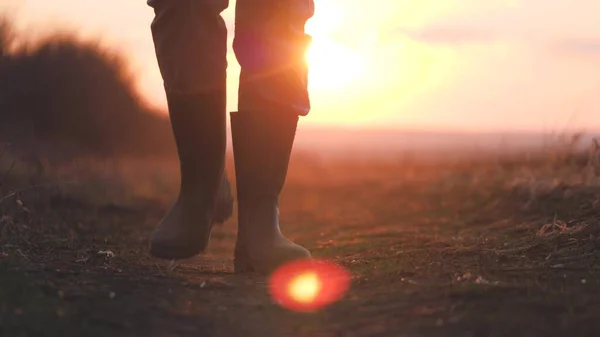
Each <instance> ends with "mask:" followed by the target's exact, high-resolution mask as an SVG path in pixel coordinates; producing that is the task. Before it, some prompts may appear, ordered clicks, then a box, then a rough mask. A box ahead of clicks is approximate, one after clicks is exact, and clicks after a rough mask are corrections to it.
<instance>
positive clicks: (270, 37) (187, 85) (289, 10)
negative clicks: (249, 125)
mask: <svg viewBox="0 0 600 337" xmlns="http://www.w3.org/2000/svg"><path fill="white" fill-rule="evenodd" d="M148 4H149V5H150V6H151V7H153V8H154V12H155V18H154V20H153V22H152V25H151V28H152V36H153V39H154V45H155V51H156V57H157V60H158V65H159V68H160V71H161V74H162V78H163V81H164V86H165V90H167V92H180V93H185V92H199V91H210V90H212V89H215V88H223V87H224V85H225V81H226V70H227V59H226V53H227V28H226V26H225V22H224V21H223V18H222V17H221V12H223V11H224V10H225V9H226V8H227V7H228V6H229V1H228V0H149V1H148ZM313 13H314V3H313V0H237V3H236V8H235V16H236V18H235V32H234V34H235V35H234V41H233V50H234V52H235V56H236V58H237V60H238V62H239V64H240V66H241V74H240V86H239V93H238V95H239V97H238V110H240V111H255V110H256V111H259V110H260V111H264V110H285V111H286V112H291V113H295V114H297V115H299V116H305V115H307V114H308V113H309V111H310V100H309V95H308V90H307V85H308V83H307V77H308V68H307V64H306V61H305V52H306V49H307V48H308V46H309V44H310V36H308V35H306V34H305V32H304V25H305V23H306V21H307V20H308V19H309V18H311V17H312V15H313Z"/></svg>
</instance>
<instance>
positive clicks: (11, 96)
mask: <svg viewBox="0 0 600 337" xmlns="http://www.w3.org/2000/svg"><path fill="white" fill-rule="evenodd" d="M234 6H235V1H231V4H230V8H229V9H228V10H226V11H225V12H224V13H223V15H224V17H225V19H226V21H227V25H228V27H229V30H230V34H229V39H230V41H231V39H232V38H233V34H232V27H233V8H234ZM599 10H600V3H598V2H596V1H592V0H581V1H578V2H577V3H575V2H573V3H570V4H569V3H568V2H566V1H560V0H548V1H544V2H543V3H540V2H538V1H533V0H522V1H518V0H490V1H485V2H482V1H475V0H461V1H457V0H445V1H440V0H427V1H410V0H372V1H370V2H369V4H368V5H367V4H366V3H365V2H364V1H359V0H316V15H315V16H314V17H313V18H312V19H311V20H310V21H309V22H308V24H307V30H308V32H309V33H310V34H311V35H312V36H313V38H314V43H313V46H312V47H311V50H310V51H309V53H308V55H307V57H308V60H309V63H310V66H311V74H310V90H311V96H312V100H313V111H312V112H311V114H310V115H309V116H308V117H306V118H304V119H303V124H302V128H301V130H300V132H299V136H298V142H297V144H298V147H299V148H307V149H313V148H314V147H315V146H317V145H318V146H319V150H320V151H321V153H327V155H333V154H339V153H342V152H343V151H342V150H347V151H350V150H351V151H353V152H354V153H355V152H356V151H359V150H361V149H362V150H364V151H362V152H364V153H369V154H378V155H379V154H389V153H390V151H392V150H394V149H395V150H398V151H406V150H409V149H412V150H413V151H427V150H431V149H434V150H436V152H438V153H440V151H439V150H440V149H441V150H443V151H441V153H449V152H448V151H454V152H450V153H455V152H457V150H458V149H462V150H467V149H477V150H481V149H484V150H489V149H493V150H498V149H504V150H506V149H508V148H515V147H522V146H539V145H542V144H544V143H545V142H547V141H548V137H551V136H550V135H553V134H572V133H578V132H585V133H586V134H593V133H594V132H595V131H596V130H600V119H598V118H594V117H596V116H597V110H598V108H599V104H600V102H599V100H598V99H597V97H598V96H597V93H598V92H599V91H600V86H599V85H600V66H599V63H598V59H599V58H600V35H598V32H600V21H598V20H597V18H596V14H595V13H598V11H599ZM0 13H1V14H2V15H3V18H4V19H3V25H2V31H1V33H0V53H1V54H0V55H1V56H0V57H1V59H0V71H1V73H0V86H1V88H2V90H1V91H0V93H1V96H0V113H1V114H2V115H3V116H2V121H3V122H2V128H3V129H6V130H5V131H4V132H3V133H4V138H11V137H12V138H14V137H16V136H14V135H9V134H8V133H9V132H8V131H11V132H13V133H14V132H15V131H16V130H17V128H15V127H13V124H14V123H20V124H19V125H21V127H20V129H18V130H20V131H19V134H25V133H26V132H24V131H23V130H22V128H23V126H27V127H29V129H28V130H29V131H30V135H31V134H33V133H35V134H36V136H37V138H38V139H39V140H42V139H45V140H50V139H51V138H52V140H53V142H52V143H53V144H54V143H57V142H58V141H59V140H60V141H61V142H62V144H63V145H61V146H70V147H71V148H72V147H77V146H79V147H81V146H86V147H88V148H89V150H93V151H95V152H98V153H105V154H111V155H113V154H115V152H119V151H121V152H124V153H125V152H126V153H127V154H131V153H135V154H138V155H146V154H156V153H163V154H164V153H173V145H172V140H171V135H170V130H168V125H167V124H168V123H166V122H165V118H164V117H165V116H166V107H165V106H166V103H165V95H164V92H163V89H162V80H161V78H160V74H159V71H158V67H157V63H156V60H155V56H154V49H153V44H152V38H151V34H150V28H149V25H150V22H151V21H152V18H153V11H152V9H151V8H150V7H148V6H147V5H146V4H145V2H144V1H121V0H104V1H92V0H55V1H51V2H50V1H46V0H3V1H2V3H1V4H0ZM229 61H230V62H229V64H230V66H229V73H228V74H229V75H228V76H229V84H228V87H229V99H228V108H229V109H230V110H233V109H235V108H236V103H237V101H236V98H237V97H236V91H237V84H238V83H237V77H238V74H239V66H238V65H237V62H236V61H235V58H234V56H233V53H232V51H231V44H230V53H229ZM9 120H10V122H9ZM15 125H16V124H15ZM42 125H43V128H40V126H42ZM12 138H11V139H12ZM47 143H48V142H46V143H45V144H46V145H47ZM75 143H77V146H75ZM20 144H25V142H24V141H21V142H20ZM586 144H588V143H586ZM376 150H381V151H376ZM63 152H64V151H62V150H61V153H63Z"/></svg>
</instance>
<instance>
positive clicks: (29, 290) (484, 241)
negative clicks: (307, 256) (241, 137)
mask: <svg viewBox="0 0 600 337" xmlns="http://www.w3.org/2000/svg"><path fill="white" fill-rule="evenodd" d="M295 167H296V168H295V170H294V171H293V172H291V173H290V178H289V180H288V185H287V187H286V190H285V193H284V196H283V198H282V210H281V212H282V215H283V217H284V220H283V226H284V231H285V232H286V233H287V234H288V235H289V236H290V237H291V238H293V239H294V240H296V241H298V242H299V243H301V244H304V245H306V246H307V247H309V248H310V249H311V250H312V252H313V253H314V255H315V256H316V257H319V258H326V259H330V260H333V261H335V262H336V263H338V264H340V265H342V266H345V267H347V268H348V269H349V270H350V271H351V273H352V275H353V280H352V286H351V289H350V291H349V293H348V294H347V296H346V297H345V298H344V299H343V300H342V301H340V302H338V303H336V304H335V305H333V306H332V307H330V308H328V309H326V310H324V311H321V312H318V313H313V314H301V313H293V312H289V311H286V310H284V309H282V308H279V307H278V306H276V305H275V304H274V303H273V301H272V300H271V299H270V298H269V296H268V293H267V291H266V287H265V280H264V279H263V278H260V277H257V276H237V275H233V274H232V273H231V271H232V268H231V253H232V249H233V241H234V238H235V235H234V233H235V221H233V220H232V221H230V222H228V223H227V224H225V225H224V226H223V227H220V228H217V229H216V232H215V233H214V235H213V241H212V243H211V247H210V251H209V252H208V253H207V254H206V255H205V256H201V257H198V258H197V259H195V260H194V261H189V262H186V263H184V264H182V265H180V266H178V267H177V268H175V269H174V270H168V268H167V267H166V266H165V265H164V264H157V262H156V261H153V260H151V259H149V258H148V257H147V255H146V247H147V240H148V235H149V233H150V231H151V230H152V228H153V227H154V225H155V224H156V222H157V221H158V219H159V218H160V216H161V215H162V213H163V212H164V211H165V209H166V207H167V204H166V202H165V201H164V200H167V199H168V198H169V197H171V196H172V190H170V192H169V193H170V194H169V193H166V194H165V196H164V197H163V198H162V199H161V200H157V199H156V198H141V197H137V196H131V195H127V193H124V194H122V195H121V196H120V197H119V198H116V197H106V196H105V195H108V193H107V192H106V190H107V189H108V187H107V186H106V185H103V184H97V185H93V184H92V183H91V182H90V181H91V180H90V181H88V182H87V183H84V184H81V185H80V188H81V189H82V190H83V191H84V192H81V193H80V192H73V191H70V190H69V191H67V190H65V189H64V188H59V189H51V188H48V189H46V190H43V191H37V192H35V193H24V194H23V195H22V196H20V197H19V199H20V200H21V201H22V204H23V205H22V206H20V205H19V204H17V202H16V201H15V199H14V198H12V199H11V198H8V199H6V200H3V203H2V205H3V206H2V207H3V214H4V217H2V219H0V235H2V236H1V241H0V244H1V246H0V280H1V287H0V336H15V337H17V336H165V337H166V336H227V337H230V336H249V337H252V336H257V337H258V336H260V337H263V336H311V337H312V336H597V335H599V334H600V321H599V320H598V319H597V318H596V317H597V315H598V314H600V297H599V296H598V294H600V279H599V278H598V276H599V274H600V271H599V270H598V269H597V268H598V267H597V266H598V262H597V261H598V258H599V257H600V254H598V253H597V252H596V250H597V247H600V243H599V242H600V241H598V233H600V230H599V229H598V218H599V215H600V205H597V200H600V189H598V188H593V187H590V186H589V185H587V186H583V185H577V184H566V183H565V184H558V185H557V184H554V185H551V186H550V187H549V188H546V189H544V188H536V189H535V190H534V189H533V187H532V184H533V183H532V182H526V183H519V182H518V181H517V180H515V179H517V178H519V177H520V175H519V173H518V172H520V170H517V169H500V168H497V167H494V166H485V165H484V166H457V167H433V168H423V167H410V166H408V165H383V164H381V165H377V164H369V165H364V164H359V163H354V164H348V163H345V164H344V163H336V164H327V165H318V164H316V163H315V164H314V165H304V166H302V165H300V164H298V165H296V166H295ZM540 181H542V180H540ZM513 182H515V183H514V184H513ZM536 183H537V182H536ZM86 184H87V185H86ZM115 185H117V183H115ZM98 186H104V187H98ZM536 186H537V185H536ZM540 186H542V187H544V186H545V185H543V184H541V185H540ZM99 188H103V190H102V192H99V191H98V190H97V189H99ZM90 191H91V192H90ZM96 195H101V197H99V196H96ZM113 254H114V256H113Z"/></svg>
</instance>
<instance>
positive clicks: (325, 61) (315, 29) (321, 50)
mask: <svg viewBox="0 0 600 337" xmlns="http://www.w3.org/2000/svg"><path fill="white" fill-rule="evenodd" d="M316 7H317V8H316V12H315V16H314V17H312V18H311V19H310V20H309V21H308V22H307V23H306V31H307V33H308V34H310V35H311V36H312V38H313V41H312V44H311V46H310V48H309V50H308V51H307V53H306V60H307V62H308V65H309V85H310V86H311V88H313V89H340V88H343V87H345V86H346V85H348V84H351V83H352V82H355V81H357V80H358V79H359V78H360V76H361V74H363V72H364V70H365V66H366V61H365V59H364V55H362V54H361V53H360V52H359V51H358V50H356V49H354V48H352V47H351V46H348V45H346V44H344V43H341V42H339V41H336V39H335V37H334V35H335V34H336V33H337V32H338V31H339V30H341V29H343V25H342V23H341V17H342V16H343V14H344V12H343V8H342V7H343V6H339V3H337V2H333V1H326V2H318V3H317V4H316Z"/></svg>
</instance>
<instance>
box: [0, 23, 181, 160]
mask: <svg viewBox="0 0 600 337" xmlns="http://www.w3.org/2000/svg"><path fill="white" fill-rule="evenodd" d="M15 41H18V42H21V41H20V40H19V37H15V36H14V34H12V30H11V26H10V24H8V23H7V21H3V23H0V137H1V138H2V139H3V140H4V141H7V140H12V141H13V142H14V144H15V147H19V146H20V145H23V144H30V143H31V142H32V141H33V142H35V143H43V144H44V148H45V149H46V150H47V149H48V146H49V145H50V148H52V151H53V152H54V153H57V152H60V153H61V154H63V155H64V154H66V153H67V152H68V153H69V157H72V156H81V155H93V156H164V155H173V154H174V153H175V151H174V149H175V147H174V142H173V138H172V135H171V131H170V125H169V122H168V119H167V118H166V117H165V116H164V115H160V114H158V113H157V112H156V111H151V110H150V109H149V108H147V107H146V106H144V104H143V103H142V102H141V100H140V97H139V95H138V93H137V92H136V90H135V88H134V85H133V84H134V81H133V77H132V76H131V75H130V74H129V73H128V71H127V67H126V62H125V61H124V59H123V58H122V57H121V56H120V55H119V54H117V53H115V52H112V51H110V50H108V49H107V48H104V47H102V46H101V45H100V44H98V43H94V42H87V41H81V40H79V39H77V38H76V37H74V36H72V35H68V34H62V35H61V34H55V35H53V36H51V37H49V38H46V39H44V40H42V41H40V42H37V43H35V44H34V45H32V44H29V45H27V44H25V43H21V44H20V45H19V46H17V47H14V45H15ZM46 154H48V153H46Z"/></svg>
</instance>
